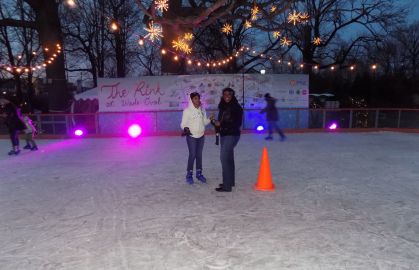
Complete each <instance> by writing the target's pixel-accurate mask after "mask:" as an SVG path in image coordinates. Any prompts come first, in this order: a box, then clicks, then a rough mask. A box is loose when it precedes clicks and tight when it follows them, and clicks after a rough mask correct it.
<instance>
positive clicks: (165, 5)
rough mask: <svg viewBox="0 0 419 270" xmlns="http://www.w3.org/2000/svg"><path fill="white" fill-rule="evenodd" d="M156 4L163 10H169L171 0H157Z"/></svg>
mask: <svg viewBox="0 0 419 270" xmlns="http://www.w3.org/2000/svg"><path fill="white" fill-rule="evenodd" d="M155 5H156V8H157V9H158V10H160V11H161V12H163V11H168V10H169V0H156V2H155Z"/></svg>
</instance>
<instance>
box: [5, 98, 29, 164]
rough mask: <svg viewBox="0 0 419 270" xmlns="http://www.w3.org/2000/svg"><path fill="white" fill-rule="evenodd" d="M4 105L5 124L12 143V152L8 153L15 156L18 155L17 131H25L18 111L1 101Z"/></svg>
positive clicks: (11, 105) (9, 103)
mask: <svg viewBox="0 0 419 270" xmlns="http://www.w3.org/2000/svg"><path fill="white" fill-rule="evenodd" d="M2 104H3V105H4V112H5V114H6V120H5V124H6V126H7V129H8V130H9V135H10V140H11V142H12V147H13V148H12V150H11V151H10V152H9V153H8V154H9V156H10V155H17V154H19V153H20V149H19V131H22V130H24V129H25V124H24V123H23V121H22V119H21V117H20V111H19V109H18V108H17V107H16V106H15V105H14V104H13V103H11V102H9V101H4V100H3V101H2Z"/></svg>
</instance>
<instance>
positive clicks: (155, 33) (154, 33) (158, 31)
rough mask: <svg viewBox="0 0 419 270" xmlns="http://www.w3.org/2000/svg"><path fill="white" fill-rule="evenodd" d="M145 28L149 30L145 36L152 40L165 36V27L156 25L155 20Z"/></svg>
mask: <svg viewBox="0 0 419 270" xmlns="http://www.w3.org/2000/svg"><path fill="white" fill-rule="evenodd" d="M144 30H146V31H147V35H145V36H144V37H145V38H149V39H150V40H151V41H152V42H153V41H154V39H158V38H160V37H163V29H162V28H161V26H155V25H154V22H153V21H151V22H150V23H149V24H148V28H144Z"/></svg>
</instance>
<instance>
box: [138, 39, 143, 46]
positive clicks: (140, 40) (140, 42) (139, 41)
mask: <svg viewBox="0 0 419 270" xmlns="http://www.w3.org/2000/svg"><path fill="white" fill-rule="evenodd" d="M138 45H140V46H143V45H144V40H143V39H142V38H140V39H139V40H138Z"/></svg>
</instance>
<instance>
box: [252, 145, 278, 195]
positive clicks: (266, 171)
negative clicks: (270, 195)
mask: <svg viewBox="0 0 419 270" xmlns="http://www.w3.org/2000/svg"><path fill="white" fill-rule="evenodd" d="M254 188H255V190H261V191H274V190H275V185H274V184H273V183H272V175H271V167H270V166H269V157H268V149H266V147H263V151H262V159H261V161H260V169H259V176H258V181H257V183H256V184H255V186H254Z"/></svg>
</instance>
